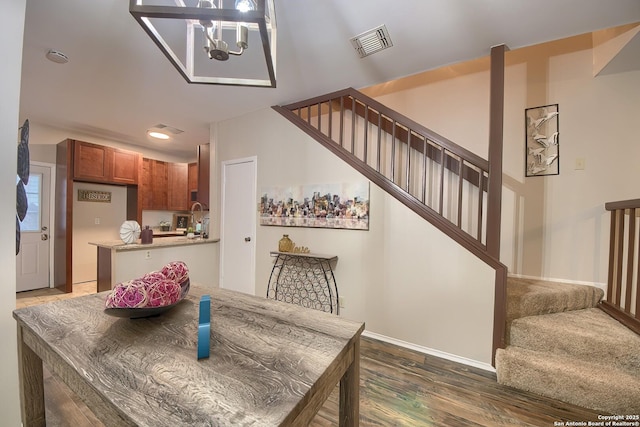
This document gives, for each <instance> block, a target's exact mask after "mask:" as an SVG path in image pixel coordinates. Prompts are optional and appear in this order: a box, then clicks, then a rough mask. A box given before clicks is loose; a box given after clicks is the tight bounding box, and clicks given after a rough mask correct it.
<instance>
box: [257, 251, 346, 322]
mask: <svg viewBox="0 0 640 427" xmlns="http://www.w3.org/2000/svg"><path fill="white" fill-rule="evenodd" d="M271 256H272V257H276V260H275V263H274V265H273V268H272V269H271V275H270V276H269V286H268V287H267V298H270V299H274V300H277V301H284V302H288V303H291V304H297V305H301V306H303V307H308V308H314V309H316V310H321V311H326V312H328V313H334V314H340V305H339V298H338V287H337V285H336V279H335V276H334V275H333V269H332V267H331V263H334V262H335V261H337V260H338V257H337V256H335V255H321V254H312V253H297V252H278V251H272V252H271Z"/></svg>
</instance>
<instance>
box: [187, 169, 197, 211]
mask: <svg viewBox="0 0 640 427" xmlns="http://www.w3.org/2000/svg"><path fill="white" fill-rule="evenodd" d="M188 168H189V169H188V172H187V182H188V184H187V190H188V194H187V196H188V197H189V203H193V202H195V201H197V200H198V163H197V162H193V163H189V165H188Z"/></svg>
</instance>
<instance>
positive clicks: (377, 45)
mask: <svg viewBox="0 0 640 427" xmlns="http://www.w3.org/2000/svg"><path fill="white" fill-rule="evenodd" d="M351 45H352V46H353V48H354V49H355V50H356V51H357V52H358V55H360V58H364V57H365V56H369V55H373V54H374V53H376V52H380V51H381V50H384V49H388V48H390V47H391V46H393V43H392V42H391V37H389V31H388V30H387V27H386V26H385V25H381V26H379V27H377V28H373V29H371V30H369V31H365V32H364V33H362V34H359V35H357V36H355V37H353V38H351Z"/></svg>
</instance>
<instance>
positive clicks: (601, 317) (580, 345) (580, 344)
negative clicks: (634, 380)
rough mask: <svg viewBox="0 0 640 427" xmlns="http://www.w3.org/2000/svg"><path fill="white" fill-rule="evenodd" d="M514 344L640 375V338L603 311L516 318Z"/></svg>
mask: <svg viewBox="0 0 640 427" xmlns="http://www.w3.org/2000/svg"><path fill="white" fill-rule="evenodd" d="M510 345H512V346H517V347H522V348H526V349H529V350H536V351H541V352H553V353H554V354H557V355H562V356H569V357H574V358H577V359H580V360H584V361H587V362H592V363H605V364H610V365H612V366H615V367H617V368H620V369H623V370H626V371H627V372H629V373H630V374H636V375H639V374H640V336H639V335H637V334H635V333H634V332H632V331H631V330H630V329H628V328H627V327H626V326H624V325H622V324H621V323H619V322H618V321H616V320H615V319H613V318H612V317H611V316H609V315H608V314H606V313H605V312H603V311H602V310H600V309H599V308H589V309H585V310H575V311H567V312H564V313H554V314H547V315H543V316H529V317H523V318H521V319H516V320H514V321H513V322H512V323H511V330H510ZM638 379H639V380H640V377H638ZM639 387H640V386H639Z"/></svg>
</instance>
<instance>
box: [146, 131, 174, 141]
mask: <svg viewBox="0 0 640 427" xmlns="http://www.w3.org/2000/svg"><path fill="white" fill-rule="evenodd" d="M147 134H148V135H149V136H150V137H152V138H156V139H163V140H166V139H169V135H167V134H166V133H162V132H158V131H155V130H150V131H147Z"/></svg>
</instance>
